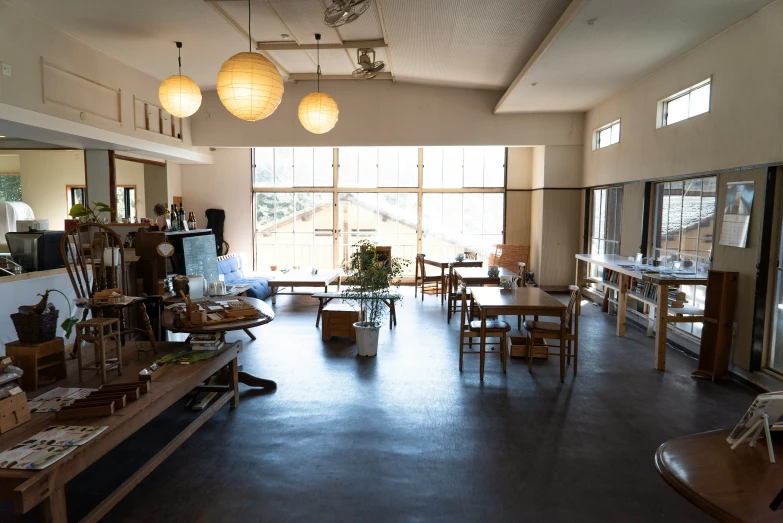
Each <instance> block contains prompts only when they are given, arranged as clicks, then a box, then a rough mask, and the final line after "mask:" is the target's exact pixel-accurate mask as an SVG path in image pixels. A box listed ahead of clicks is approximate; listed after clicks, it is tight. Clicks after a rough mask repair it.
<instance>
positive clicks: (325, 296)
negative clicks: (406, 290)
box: [312, 292, 397, 329]
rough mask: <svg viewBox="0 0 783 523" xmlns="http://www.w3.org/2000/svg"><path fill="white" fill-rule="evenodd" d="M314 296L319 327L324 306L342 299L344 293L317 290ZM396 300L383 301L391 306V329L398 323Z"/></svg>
mask: <svg viewBox="0 0 783 523" xmlns="http://www.w3.org/2000/svg"><path fill="white" fill-rule="evenodd" d="M312 296H313V298H318V315H317V316H316V317H315V326H316V327H318V326H319V325H320V324H321V316H322V315H323V312H324V307H325V306H326V305H328V304H329V302H330V301H332V300H334V299H342V297H343V293H342V292H316V293H315V294H313V295H312ZM396 301H397V300H396V299H394V298H386V299H384V300H383V303H385V304H386V306H387V307H389V328H390V329H391V328H392V327H395V326H396V325H397V309H396V307H395V305H394V304H395V302H396Z"/></svg>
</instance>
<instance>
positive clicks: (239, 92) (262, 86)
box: [217, 52, 284, 122]
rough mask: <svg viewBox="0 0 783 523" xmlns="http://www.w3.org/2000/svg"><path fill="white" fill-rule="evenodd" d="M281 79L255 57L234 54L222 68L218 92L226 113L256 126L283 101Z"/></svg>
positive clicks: (272, 67)
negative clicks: (257, 121)
mask: <svg viewBox="0 0 783 523" xmlns="http://www.w3.org/2000/svg"><path fill="white" fill-rule="evenodd" d="M283 89H284V88H283V78H282V77H281V76H280V72H279V71H278V70H277V67H275V65H274V64H273V63H272V62H270V61H269V60H268V59H267V58H266V57H264V56H263V55H260V54H258V53H252V52H244V53H237V54H235V55H234V56H232V57H231V58H229V59H228V60H226V62H225V63H224V64H223V66H222V67H221V68H220V72H219V73H218V76H217V92H218V97H220V101H221V102H223V105H224V106H225V107H226V109H228V111H229V112H230V113H231V114H233V115H234V116H236V117H237V118H241V119H243V120H247V121H248V122H255V121H256V120H262V119H264V118H266V117H267V116H269V115H270V114H272V113H273V112H275V109H277V106H278V105H280V101H281V100H282V99H283Z"/></svg>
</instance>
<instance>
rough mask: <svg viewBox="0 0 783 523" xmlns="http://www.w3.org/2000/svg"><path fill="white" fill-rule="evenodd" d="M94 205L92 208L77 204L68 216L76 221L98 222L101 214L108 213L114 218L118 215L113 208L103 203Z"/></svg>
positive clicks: (93, 203)
mask: <svg viewBox="0 0 783 523" xmlns="http://www.w3.org/2000/svg"><path fill="white" fill-rule="evenodd" d="M92 205H93V208H90V206H89V205H86V204H81V203H75V204H73V206H72V207H71V210H70V211H68V216H70V217H71V218H73V219H75V220H82V221H91V222H97V221H98V218H99V216H100V215H101V213H104V212H107V213H109V215H111V216H112V217H113V216H114V215H115V213H116V211H115V210H114V209H112V208H111V206H109V205H106V204H105V203H103V202H92Z"/></svg>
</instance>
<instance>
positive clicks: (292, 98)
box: [191, 81, 584, 147]
mask: <svg viewBox="0 0 783 523" xmlns="http://www.w3.org/2000/svg"><path fill="white" fill-rule="evenodd" d="M322 90H323V91H325V92H327V93H329V95H331V96H332V97H333V98H334V99H335V101H336V102H337V105H338V106H339V109H340V119H339V121H338V122H337V125H336V126H335V128H334V129H332V130H331V131H329V132H328V133H326V134H323V135H315V134H312V133H310V132H308V131H306V130H305V129H304V128H303V127H302V124H301V123H299V118H298V117H297V108H298V106H299V102H300V101H301V100H302V98H303V97H304V96H305V95H307V94H308V93H310V92H312V91H315V83H314V82H299V83H295V84H292V83H287V84H286V86H285V94H284V95H283V101H282V103H281V104H280V106H279V107H278V108H277V111H275V113H274V114H272V115H271V116H270V117H268V118H266V119H265V120H260V121H258V122H245V121H242V120H240V119H239V118H237V117H235V116H233V115H231V114H230V113H229V112H228V111H227V110H226V109H225V108H224V107H223V105H222V104H221V102H220V100H219V98H218V97H217V94H216V93H215V92H214V91H210V92H205V93H204V98H203V101H202V104H201V108H200V109H199V110H198V112H197V113H196V114H195V115H193V116H192V117H191V120H192V122H191V125H192V129H193V143H194V144H196V145H201V146H210V147H266V146H289V147H311V146H327V147H340V146H361V145H375V146H384V145H388V146H394V145H397V146H400V145H409V146H425V145H580V144H581V143H582V139H583V132H582V125H583V120H584V114H583V113H549V114H535V113H530V114H506V115H493V114H492V109H493V107H494V106H495V103H497V101H498V99H499V98H500V96H501V94H502V93H500V92H497V91H484V90H478V89H459V88H452V87H435V86H425V85H416V84H402V83H393V82H387V81H370V82H351V81H332V82H325V83H322Z"/></svg>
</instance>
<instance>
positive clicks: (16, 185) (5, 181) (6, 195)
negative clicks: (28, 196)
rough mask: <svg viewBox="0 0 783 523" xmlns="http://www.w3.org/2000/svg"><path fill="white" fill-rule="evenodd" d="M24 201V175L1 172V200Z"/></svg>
mask: <svg viewBox="0 0 783 523" xmlns="http://www.w3.org/2000/svg"><path fill="white" fill-rule="evenodd" d="M21 201H22V176H21V175H20V174H3V173H0V202H21Z"/></svg>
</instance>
